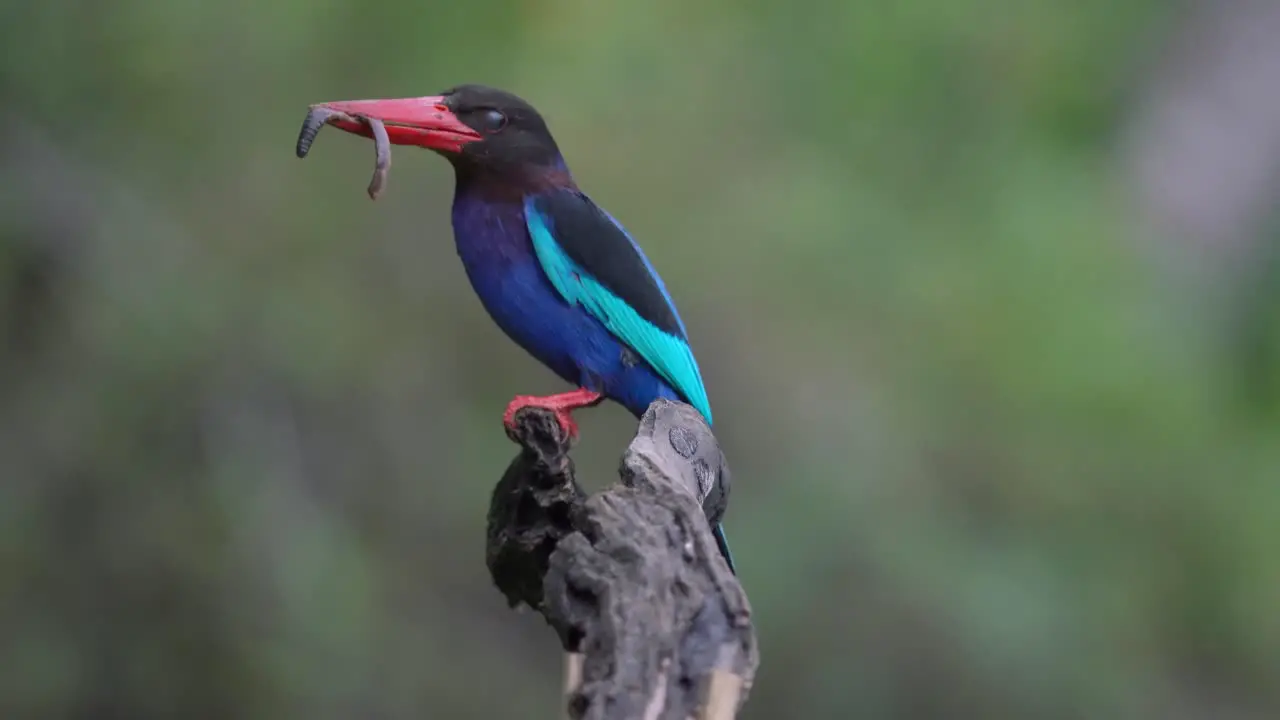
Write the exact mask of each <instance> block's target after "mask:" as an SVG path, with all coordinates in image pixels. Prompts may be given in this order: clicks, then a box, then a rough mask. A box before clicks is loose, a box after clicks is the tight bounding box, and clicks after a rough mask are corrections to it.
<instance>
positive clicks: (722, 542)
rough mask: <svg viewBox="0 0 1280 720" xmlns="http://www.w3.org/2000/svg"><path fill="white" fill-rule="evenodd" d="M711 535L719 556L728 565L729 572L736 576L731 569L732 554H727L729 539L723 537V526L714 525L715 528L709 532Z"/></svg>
mask: <svg viewBox="0 0 1280 720" xmlns="http://www.w3.org/2000/svg"><path fill="white" fill-rule="evenodd" d="M711 535H712V537H714V538H715V539H716V547H718V548H720V554H721V555H723V556H724V561H725V562H726V563H728V564H729V572H731V573H733V574H734V575H737V574H738V571H737V569H736V568H734V567H733V553H730V552H729V538H727V537H725V536H724V525H723V524H721V523H716V526H715V527H714V528H712V530H711Z"/></svg>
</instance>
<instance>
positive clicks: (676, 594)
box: [487, 400, 759, 720]
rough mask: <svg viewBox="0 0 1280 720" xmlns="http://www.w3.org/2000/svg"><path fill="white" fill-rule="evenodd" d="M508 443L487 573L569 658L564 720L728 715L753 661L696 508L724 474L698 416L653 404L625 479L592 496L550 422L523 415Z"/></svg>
mask: <svg viewBox="0 0 1280 720" xmlns="http://www.w3.org/2000/svg"><path fill="white" fill-rule="evenodd" d="M509 434H510V435H511V436H512V439H513V440H514V441H515V442H516V443H518V444H519V445H520V446H521V451H520V454H519V455H518V456H517V457H516V458H515V460H513V461H512V462H511V465H510V466H509V467H508V468H507V472H506V474H505V475H504V476H503V477H502V480H500V481H499V482H498V485H497V487H496V488H494V493H493V500H492V503H491V505H490V508H489V526H488V548H487V555H488V565H489V570H490V572H491V573H492V575H493V580H494V583H495V584H496V585H497V586H498V589H499V590H501V591H502V593H503V594H504V595H506V597H507V600H508V602H510V603H511V605H512V606H513V607H514V606H516V605H518V604H521V603H523V604H525V605H528V606H529V607H532V608H534V609H535V610H537V611H538V612H540V613H541V614H542V616H543V617H544V618H545V619H546V621H547V623H548V624H550V625H551V626H552V627H553V628H554V629H555V630H556V633H557V634H558V635H559V637H560V641H561V643H562V645H563V646H564V649H565V651H566V652H567V653H569V656H568V658H567V664H566V669H565V673H566V689H565V692H566V705H567V707H566V711H567V713H568V716H569V717H571V718H575V719H590V720H631V719H632V718H634V719H635V720H686V719H687V718H717V719H720V718H732V717H733V716H734V714H735V713H736V712H737V709H738V707H739V706H740V705H741V703H742V702H743V701H744V700H745V697H746V695H745V691H746V690H747V689H748V688H749V687H750V685H751V682H752V680H753V678H754V676H755V671H756V666H757V664H758V663H759V657H758V654H757V650H756V638H755V631H754V629H753V628H752V625H751V609H750V605H749V604H748V602H747V597H746V594H745V593H744V592H743V590H742V586H741V585H740V584H739V583H738V580H737V578H736V577H734V575H733V573H732V572H731V571H730V570H729V568H728V565H727V564H726V563H725V562H724V560H723V558H722V557H721V556H720V553H719V551H718V550H717V548H716V543H715V540H714V539H713V538H712V536H711V532H710V526H709V525H708V522H707V517H706V514H704V511H703V509H702V507H701V505H700V502H707V498H708V496H710V502H714V503H723V491H722V490H721V483H719V482H717V478H726V479H727V477H728V473H727V468H726V467H725V466H724V459H723V455H722V454H721V452H720V448H719V444H718V443H717V442H716V439H715V436H714V435H712V434H711V429H710V428H709V427H707V425H706V423H705V422H704V421H703V420H702V417H701V416H700V415H699V414H698V413H697V411H695V410H694V409H693V408H691V407H689V406H688V405H684V404H681V403H674V402H670V401H666V400H658V401H656V402H655V403H654V404H653V405H651V406H650V407H649V410H648V412H647V413H645V416H644V418H643V419H642V420H641V421H640V427H639V430H638V432H637V434H636V437H635V439H634V440H633V441H632V442H631V446H630V447H629V448H628V449H627V451H626V453H625V454H624V455H623V459H622V467H621V471H620V476H621V481H620V482H619V483H616V484H614V485H613V486H611V487H610V488H608V489H606V490H605V491H603V492H601V493H599V494H596V495H593V496H589V497H588V496H587V495H585V494H584V493H583V492H582V489H581V488H580V487H579V486H578V484H577V482H576V481H575V480H574V466H573V461H572V460H571V459H570V458H569V455H568V451H569V447H570V444H571V443H570V441H569V439H568V438H566V437H564V435H563V433H562V432H561V430H560V427H559V425H558V424H557V423H556V421H555V419H554V417H553V416H552V415H551V414H550V413H547V412H545V411H540V410H535V409H529V410H524V411H521V412H520V413H519V414H518V415H517V416H516V429H515V431H514V432H511V433H509ZM722 509H723V508H722V507H721V508H716V509H714V511H712V512H711V513H710V514H712V515H713V516H715V515H718V514H719V512H720V511H722Z"/></svg>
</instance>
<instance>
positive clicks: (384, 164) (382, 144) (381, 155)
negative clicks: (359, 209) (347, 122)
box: [360, 115, 391, 200]
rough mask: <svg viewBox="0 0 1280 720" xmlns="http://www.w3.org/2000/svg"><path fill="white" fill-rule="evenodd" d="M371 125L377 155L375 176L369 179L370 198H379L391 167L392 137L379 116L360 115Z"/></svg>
mask: <svg viewBox="0 0 1280 720" xmlns="http://www.w3.org/2000/svg"><path fill="white" fill-rule="evenodd" d="M360 119H362V120H364V121H365V123H367V124H368V125H369V131H370V132H372V133H373V151H374V154H375V157H376V160H374V163H373V178H372V179H370V180H369V199H370V200H377V199H378V193H380V192H382V186H383V185H385V184H386V183H387V169H388V168H390V167H391V138H389V137H387V128H386V126H385V125H383V124H382V121H381V120H379V119H377V118H371V117H368V116H364V115H362V116H360Z"/></svg>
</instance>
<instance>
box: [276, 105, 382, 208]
mask: <svg viewBox="0 0 1280 720" xmlns="http://www.w3.org/2000/svg"><path fill="white" fill-rule="evenodd" d="M331 120H347V121H349V122H363V123H364V124H365V125H368V126H369V134H370V135H372V136H373V149H374V153H375V157H376V160H375V162H374V166H373V178H372V179H371V180H369V189H368V192H369V198H370V199H372V200H377V199H378V195H379V194H380V193H381V192H382V188H383V186H385V185H386V183H387V169H388V168H390V167H391V139H390V138H389V137H388V136H387V128H386V126H385V125H383V124H382V121H381V120H378V119H377V118H371V117H368V116H367V115H356V116H352V115H349V114H347V113H344V112H342V111H340V110H330V109H329V108H323V107H313V108H311V110H310V111H308V112H307V118H306V119H305V120H303V121H302V131H301V132H300V133H299V134H298V147H297V154H298V157H300V158H304V157H306V156H307V153H308V152H310V151H311V144H312V143H314V142H315V139H316V135H317V134H318V133H319V132H320V128H322V127H324V126H325V125H327V124H328V123H329V122H330V121H331Z"/></svg>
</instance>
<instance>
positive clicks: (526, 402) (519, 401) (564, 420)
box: [502, 395, 578, 440]
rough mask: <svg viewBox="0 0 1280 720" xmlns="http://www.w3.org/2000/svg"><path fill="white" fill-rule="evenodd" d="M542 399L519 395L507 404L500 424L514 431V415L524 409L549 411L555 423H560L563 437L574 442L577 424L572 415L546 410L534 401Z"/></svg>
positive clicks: (555, 409) (561, 410)
mask: <svg viewBox="0 0 1280 720" xmlns="http://www.w3.org/2000/svg"><path fill="white" fill-rule="evenodd" d="M541 399H542V398H538V397H532V396H525V395H519V396H516V398H515V399H514V400H512V401H511V402H510V403H508V404H507V410H506V412H504V413H503V414H502V424H503V425H505V426H506V427H507V429H508V430H511V431H513V432H514V431H515V429H516V413H518V412H520V411H521V410H523V409H525V408H538V409H540V410H550V411H551V413H552V414H553V415H555V418H556V422H558V423H560V429H561V430H562V431H563V432H564V435H565V437H567V438H569V439H573V440H576V439H577V437H578V423H577V422H575V421H574V419H573V415H571V414H569V411H568V410H564V409H560V408H548V407H543V406H542V405H539V404H538V403H537V402H536V401H538V400H541Z"/></svg>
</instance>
